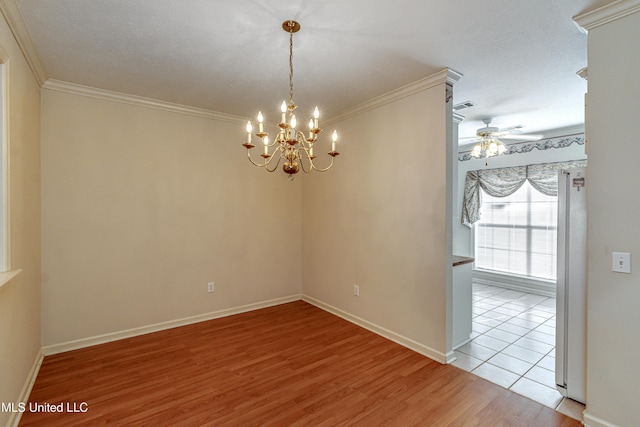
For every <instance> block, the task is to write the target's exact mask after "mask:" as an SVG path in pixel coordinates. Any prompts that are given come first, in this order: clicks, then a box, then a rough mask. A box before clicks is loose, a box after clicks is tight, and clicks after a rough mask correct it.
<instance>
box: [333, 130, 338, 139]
mask: <svg viewBox="0 0 640 427" xmlns="http://www.w3.org/2000/svg"><path fill="white" fill-rule="evenodd" d="M331 140H332V141H333V142H336V141H337V140H338V132H337V131H335V130H334V131H333V135H331Z"/></svg>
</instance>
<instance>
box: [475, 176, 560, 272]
mask: <svg viewBox="0 0 640 427" xmlns="http://www.w3.org/2000/svg"><path fill="white" fill-rule="evenodd" d="M557 199H558V198H557V197H556V196H546V195H544V194H542V193H540V192H539V191H537V190H535V189H534V188H533V187H532V186H531V184H529V182H525V183H524V184H523V185H522V187H520V188H519V189H518V190H517V191H516V192H515V193H513V194H511V195H510V196H507V197H492V196H489V195H488V194H486V193H483V194H482V218H481V219H480V221H478V222H477V223H476V227H475V246H476V251H475V256H476V260H475V262H476V268H478V269H482V270H490V271H495V272H500V273H507V274H515V275H520V276H528V277H531V278H536V279H547V280H555V279H556V240H557V209H558V202H557Z"/></svg>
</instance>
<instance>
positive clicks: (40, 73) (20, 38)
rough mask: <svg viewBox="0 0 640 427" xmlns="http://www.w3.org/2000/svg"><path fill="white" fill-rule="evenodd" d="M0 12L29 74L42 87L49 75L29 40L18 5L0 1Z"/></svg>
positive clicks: (8, 0) (4, 0)
mask: <svg viewBox="0 0 640 427" xmlns="http://www.w3.org/2000/svg"><path fill="white" fill-rule="evenodd" d="M0 12H2V15H3V16H4V19H5V20H6V21H7V24H8V25H9V29H11V33H12V34H13V37H14V38H15V40H16V43H18V46H19V47H20V50H21V51H22V54H23V55H24V57H25V59H26V61H27V63H28V64H29V67H30V68H31V72H32V73H33V75H34V77H35V78H36V80H37V81H38V84H39V85H40V86H42V85H43V84H44V82H46V81H47V79H48V78H49V74H48V73H47V69H46V67H45V66H44V63H43V62H42V60H41V59H40V55H38V51H37V50H36V47H35V45H34V44H33V41H32V40H31V36H30V35H29V31H28V30H27V25H26V24H25V22H24V19H23V17H22V13H21V12H20V8H19V7H18V4H17V3H16V2H15V0H0Z"/></svg>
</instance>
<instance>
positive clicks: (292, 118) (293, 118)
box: [291, 114, 298, 129]
mask: <svg viewBox="0 0 640 427" xmlns="http://www.w3.org/2000/svg"><path fill="white" fill-rule="evenodd" d="M296 124H298V122H297V121H296V115H295V114H294V115H293V116H291V128H292V129H295V128H296Z"/></svg>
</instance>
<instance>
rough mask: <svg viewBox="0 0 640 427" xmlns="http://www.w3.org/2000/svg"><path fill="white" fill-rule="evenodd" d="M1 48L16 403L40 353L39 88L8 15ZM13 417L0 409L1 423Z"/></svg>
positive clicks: (6, 365) (2, 331)
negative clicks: (6, 120)
mask: <svg viewBox="0 0 640 427" xmlns="http://www.w3.org/2000/svg"><path fill="white" fill-rule="evenodd" d="M0 16H1V15H0ZM0 51H2V56H3V59H4V60H5V61H6V63H7V65H6V67H7V71H8V75H9V79H8V82H7V83H8V88H7V89H8V93H9V104H8V108H9V123H8V125H9V164H10V176H9V197H10V200H11V201H10V226H9V228H10V234H11V236H12V238H11V244H10V255H11V268H12V269H21V270H22V272H21V273H20V274H19V275H18V276H16V277H15V278H14V279H12V280H11V281H9V282H8V283H6V284H5V285H4V286H2V287H0V402H16V401H17V400H18V398H19V397H20V393H21V390H22V388H23V386H24V384H25V378H27V377H28V375H29V372H30V370H31V369H32V367H33V366H34V363H35V362H36V361H37V360H38V356H39V352H40V105H39V103H40V95H39V90H40V89H39V87H38V84H37V82H36V80H35V78H34V77H33V74H32V73H31V70H30V69H29V66H28V65H27V63H26V61H25V60H24V57H23V56H22V52H21V51H20V49H19V47H18V46H17V44H16V42H15V40H14V39H13V35H12V34H11V31H10V30H9V28H8V27H7V25H6V22H5V21H4V19H3V18H0ZM7 59H8V60H7ZM10 415H11V414H10V413H8V412H0V425H5V424H6V423H7V420H8V419H9V416H10Z"/></svg>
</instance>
